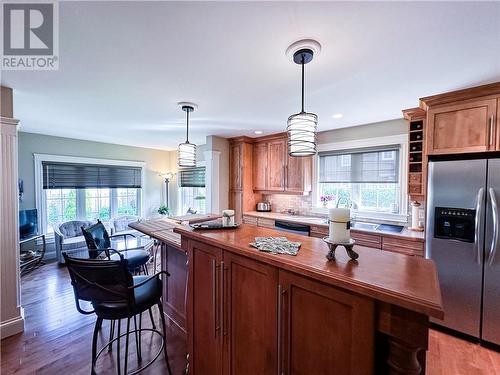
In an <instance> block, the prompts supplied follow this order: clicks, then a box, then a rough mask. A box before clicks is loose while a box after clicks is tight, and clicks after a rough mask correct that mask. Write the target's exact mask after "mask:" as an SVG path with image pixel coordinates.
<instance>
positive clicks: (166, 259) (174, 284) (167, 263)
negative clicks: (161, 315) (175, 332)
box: [161, 243, 187, 332]
mask: <svg viewBox="0 0 500 375" xmlns="http://www.w3.org/2000/svg"><path fill="white" fill-rule="evenodd" d="M186 263H187V255H186V253H184V251H181V250H179V249H177V248H175V247H173V246H170V245H167V244H165V243H162V244H161V269H162V271H167V272H168V273H170V276H169V277H165V278H164V280H163V298H162V302H163V310H164V311H165V314H166V315H167V316H168V317H169V318H170V319H171V320H172V321H174V322H175V323H176V324H177V325H178V326H179V327H181V329H182V330H183V331H184V332H185V331H186V283H187V265H186Z"/></svg>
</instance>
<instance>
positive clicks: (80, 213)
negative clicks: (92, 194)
mask: <svg viewBox="0 0 500 375" xmlns="http://www.w3.org/2000/svg"><path fill="white" fill-rule="evenodd" d="M76 216H77V218H78V219H79V220H85V219H86V217H87V215H86V210H85V189H76Z"/></svg>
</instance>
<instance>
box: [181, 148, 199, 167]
mask: <svg viewBox="0 0 500 375" xmlns="http://www.w3.org/2000/svg"><path fill="white" fill-rule="evenodd" d="M177 157H178V162H179V167H184V168H191V167H196V145H195V144H194V143H189V142H185V143H181V144H180V145H179V149H178V151H177Z"/></svg>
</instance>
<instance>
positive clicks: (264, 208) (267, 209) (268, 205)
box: [257, 202, 271, 212]
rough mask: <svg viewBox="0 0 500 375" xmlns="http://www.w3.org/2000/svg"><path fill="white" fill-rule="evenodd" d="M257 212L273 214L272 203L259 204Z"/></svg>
mask: <svg viewBox="0 0 500 375" xmlns="http://www.w3.org/2000/svg"><path fill="white" fill-rule="evenodd" d="M257 211H259V212H271V203H269V202H259V203H257Z"/></svg>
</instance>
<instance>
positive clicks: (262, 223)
mask: <svg viewBox="0 0 500 375" xmlns="http://www.w3.org/2000/svg"><path fill="white" fill-rule="evenodd" d="M257 225H258V226H259V227H267V228H274V220H273V219H264V218H261V217H259V218H257Z"/></svg>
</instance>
